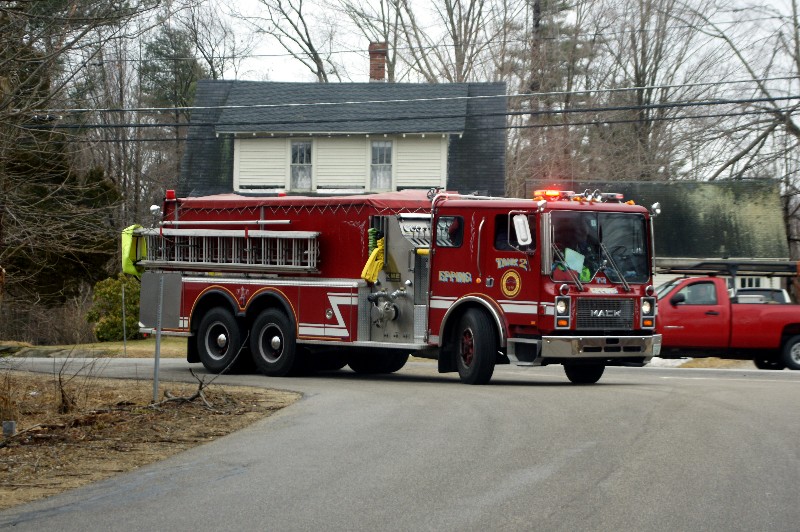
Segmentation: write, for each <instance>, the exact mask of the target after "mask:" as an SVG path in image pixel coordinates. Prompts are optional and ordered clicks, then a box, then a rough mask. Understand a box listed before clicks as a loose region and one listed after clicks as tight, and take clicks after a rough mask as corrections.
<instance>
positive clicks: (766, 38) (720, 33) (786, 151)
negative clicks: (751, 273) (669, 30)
mask: <svg viewBox="0 0 800 532" xmlns="http://www.w3.org/2000/svg"><path fill="white" fill-rule="evenodd" d="M690 7H691V9H692V13H693V14H694V15H695V16H696V17H697V18H698V19H699V20H701V21H702V25H698V28H697V29H698V31H699V32H702V33H703V34H705V35H707V36H709V37H711V38H713V39H715V40H717V41H718V42H720V43H722V44H723V46H724V47H725V49H726V50H728V51H729V52H730V53H731V54H732V59H733V60H734V62H735V63H736V65H737V66H738V67H739V68H740V71H741V72H742V73H743V74H744V76H746V77H749V78H750V80H751V82H752V83H751V84H750V85H749V86H751V87H753V89H752V90H748V91H746V92H743V94H742V96H747V98H742V100H743V101H742V102H741V103H739V104H737V105H736V106H735V107H734V112H733V113H732V114H735V115H738V116H737V117H736V118H735V120H729V121H726V122H725V124H724V129H723V128H721V130H720V132H719V135H720V137H721V138H725V140H726V141H727V143H728V146H729V150H728V152H727V156H726V157H725V158H724V159H720V160H719V161H718V162H717V165H716V168H715V169H714V170H713V172H712V173H711V174H710V175H709V179H712V180H713V179H717V178H721V177H747V176H778V177H780V178H781V180H782V183H783V195H784V218H785V220H786V227H787V234H788V235H789V244H790V254H791V257H793V258H797V257H800V216H799V213H800V199H799V198H800V156H798V155H797V154H798V147H800V121H799V120H798V111H799V110H800V101H798V98H797V89H798V88H799V87H798V79H800V3H799V2H798V0H785V1H782V2H780V3H775V4H772V5H758V6H752V7H750V8H748V9H747V10H741V9H737V6H730V8H731V12H730V13H729V17H728V20H730V19H734V20H735V18H736V17H739V18H741V19H742V20H739V21H738V23H737V24H723V23H721V22H719V21H718V20H716V19H715V18H714V17H711V16H709V15H708V13H706V12H704V11H703V10H698V9H696V7H694V6H689V4H687V9H688V8H690ZM745 14H747V15H749V16H748V17H745V16H744V15H745ZM753 15H755V16H753Z"/></svg>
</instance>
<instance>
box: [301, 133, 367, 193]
mask: <svg viewBox="0 0 800 532" xmlns="http://www.w3.org/2000/svg"><path fill="white" fill-rule="evenodd" d="M364 142H365V139H364V137H352V138H349V137H345V138H318V139H316V140H315V144H314V147H315V148H316V155H315V157H314V162H315V168H314V175H315V177H316V186H318V187H341V188H352V187H364V185H365V183H366V181H367V176H368V175H369V166H368V164H369V161H368V160H367V157H366V156H365V153H364Z"/></svg>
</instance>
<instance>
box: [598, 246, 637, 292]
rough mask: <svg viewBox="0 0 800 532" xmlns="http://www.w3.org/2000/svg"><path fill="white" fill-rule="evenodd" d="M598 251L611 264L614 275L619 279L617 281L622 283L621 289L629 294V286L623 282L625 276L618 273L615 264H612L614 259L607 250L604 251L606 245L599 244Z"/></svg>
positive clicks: (626, 282)
mask: <svg viewBox="0 0 800 532" xmlns="http://www.w3.org/2000/svg"><path fill="white" fill-rule="evenodd" d="M600 249H601V250H602V251H603V255H605V256H606V259H608V263H609V264H611V268H613V269H614V273H616V274H617V276H618V277H619V280H620V281H622V286H623V288H625V291H626V292H630V291H631V285H629V284H628V281H626V280H625V276H624V275H622V272H621V271H619V268H617V263H616V262H614V258H613V257H612V256H611V253H609V252H608V250H607V249H606V245H605V244H603V243H602V242H600Z"/></svg>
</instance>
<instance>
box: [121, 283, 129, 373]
mask: <svg viewBox="0 0 800 532" xmlns="http://www.w3.org/2000/svg"><path fill="white" fill-rule="evenodd" d="M127 321H128V320H127V319H126V318H125V278H123V279H122V356H124V357H125V358H128V330H127V327H126V326H127Z"/></svg>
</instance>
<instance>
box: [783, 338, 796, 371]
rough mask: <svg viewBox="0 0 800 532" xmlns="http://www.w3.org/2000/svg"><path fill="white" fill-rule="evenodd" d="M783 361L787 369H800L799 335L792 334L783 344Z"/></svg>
mask: <svg viewBox="0 0 800 532" xmlns="http://www.w3.org/2000/svg"><path fill="white" fill-rule="evenodd" d="M783 362H784V364H786V367H787V368H789V369H795V370H797V369H800V335H796V336H792V337H791V338H789V339H788V340H787V341H786V343H785V344H784V345H783Z"/></svg>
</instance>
